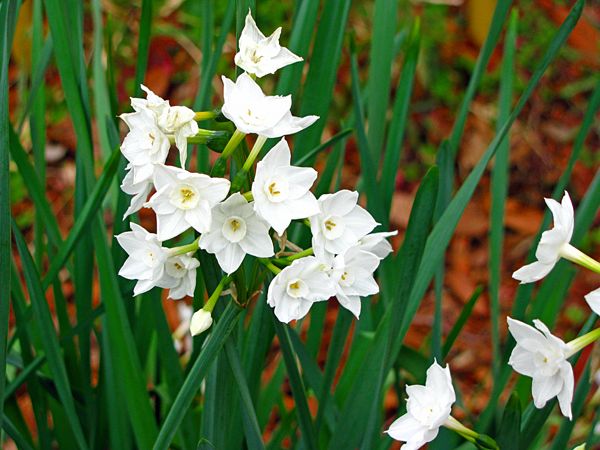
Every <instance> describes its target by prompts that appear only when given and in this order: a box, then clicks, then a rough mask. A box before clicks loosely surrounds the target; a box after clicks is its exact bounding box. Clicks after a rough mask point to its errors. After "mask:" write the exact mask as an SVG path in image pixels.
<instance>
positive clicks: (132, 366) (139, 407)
mask: <svg viewBox="0 0 600 450" xmlns="http://www.w3.org/2000/svg"><path fill="white" fill-rule="evenodd" d="M98 184H100V183H98ZM92 231H93V237H94V248H95V250H96V262H97V265H98V274H99V276H100V293H101V296H102V303H103V304H104V306H105V308H106V324H107V327H106V330H104V332H105V333H107V335H108V339H109V342H110V351H111V352H110V354H109V355H108V357H110V358H112V367H113V368H114V370H115V382H116V383H117V384H118V385H119V386H118V387H117V392H118V393H121V396H120V397H119V400H120V402H122V403H121V405H122V406H123V407H126V408H127V411H128V418H129V420H130V423H131V426H132V429H133V436H134V438H135V440H136V443H137V446H138V447H139V448H140V449H142V450H149V449H150V448H151V447H152V443H153V442H154V440H155V439H156V435H157V427H156V422H155V419H154V417H153V411H152V408H151V406H150V400H149V398H148V391H147V389H146V380H145V377H144V373H143V371H142V367H141V364H140V361H139V359H138V356H137V353H136V349H135V343H134V339H133V336H132V332H131V326H130V323H129V320H128V317H127V313H126V311H125V305H124V302H123V297H122V296H121V292H120V290H119V283H118V281H117V275H116V273H117V271H116V270H115V267H114V265H113V259H112V254H111V251H110V247H109V245H108V241H107V237H106V236H107V232H106V228H105V225H104V223H103V222H102V221H101V220H100V218H99V217H98V216H96V217H95V218H94V220H93V222H92Z"/></svg>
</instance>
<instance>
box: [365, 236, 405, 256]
mask: <svg viewBox="0 0 600 450" xmlns="http://www.w3.org/2000/svg"><path fill="white" fill-rule="evenodd" d="M397 234H398V231H389V232H381V233H371V234H367V235H366V236H364V237H362V238H360V239H359V240H358V242H359V243H360V249H361V250H364V251H365V252H371V253H373V254H374V255H375V256H377V257H378V258H379V259H384V258H385V257H386V256H387V255H389V254H390V253H391V252H392V250H393V249H392V244H390V243H389V241H388V240H387V239H386V238H388V237H390V236H396V235H397Z"/></svg>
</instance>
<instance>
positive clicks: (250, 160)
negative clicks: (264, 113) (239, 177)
mask: <svg viewBox="0 0 600 450" xmlns="http://www.w3.org/2000/svg"><path fill="white" fill-rule="evenodd" d="M265 142H267V138H266V137H264V136H258V137H257V138H256V142H255V143H254V146H253V147H252V150H251V151H250V154H249V155H248V159H246V162H245V163H244V167H242V170H244V171H246V172H249V171H250V169H251V168H252V165H253V164H254V160H255V159H256V157H257V156H258V155H259V154H260V151H261V149H262V148H263V145H265Z"/></svg>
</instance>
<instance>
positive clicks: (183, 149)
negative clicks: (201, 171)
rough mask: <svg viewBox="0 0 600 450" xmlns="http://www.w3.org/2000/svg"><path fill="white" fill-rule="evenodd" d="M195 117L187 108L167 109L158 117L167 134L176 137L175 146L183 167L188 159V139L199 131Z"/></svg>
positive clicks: (173, 107)
mask: <svg viewBox="0 0 600 450" xmlns="http://www.w3.org/2000/svg"><path fill="white" fill-rule="evenodd" d="M194 117H196V113H195V112H194V111H192V110H191V109H190V108H188V107H186V106H171V107H169V108H165V109H164V110H163V112H162V114H161V115H160V116H159V117H158V125H159V126H160V127H161V128H162V129H163V130H164V131H165V132H166V133H173V135H174V137H175V146H176V147H177V149H178V150H179V159H180V160H181V166H182V167H185V161H186V159H187V138H188V137H192V136H196V134H197V133H198V131H199V128H198V123H197V122H196V121H195V120H194Z"/></svg>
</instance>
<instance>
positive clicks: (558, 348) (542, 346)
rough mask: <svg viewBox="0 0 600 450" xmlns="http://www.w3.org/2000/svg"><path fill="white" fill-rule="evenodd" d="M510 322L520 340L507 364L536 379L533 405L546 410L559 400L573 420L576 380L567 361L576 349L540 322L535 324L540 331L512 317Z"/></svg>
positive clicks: (534, 380)
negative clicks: (549, 402)
mask: <svg viewBox="0 0 600 450" xmlns="http://www.w3.org/2000/svg"><path fill="white" fill-rule="evenodd" d="M507 320H508V329H509V331H510V333H511V334H512V335H513V337H514V338H515V340H516V341H517V345H516V346H515V348H514V349H513V351H512V353H511V355H510V359H509V361H508V363H509V364H510V365H511V366H512V367H513V369H514V370H515V371H516V372H518V373H520V374H522V375H525V376H528V377H531V378H532V379H533V382H532V386H531V391H532V395H533V404H534V405H535V407H536V408H543V407H544V406H545V405H546V402H547V401H548V400H550V399H551V398H553V397H557V399H558V404H559V405H560V411H561V412H562V414H563V416H565V417H568V418H569V419H571V418H572V416H571V401H572V400H573V387H574V378H573V367H571V364H569V362H568V361H567V358H568V357H569V356H571V354H572V353H573V350H574V349H572V348H571V347H570V346H569V345H568V344H565V342H564V341H563V340H561V339H559V338H557V337H556V336H554V335H553V334H552V333H550V330H549V329H548V327H546V325H544V323H542V322H541V321H539V320H537V319H536V320H534V321H533V324H534V325H535V327H536V328H537V330H536V329H535V328H533V327H532V326H530V325H527V324H525V323H523V322H520V321H518V320H514V319H511V318H510V317H508V318H507ZM538 330H539V331H538Z"/></svg>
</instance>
